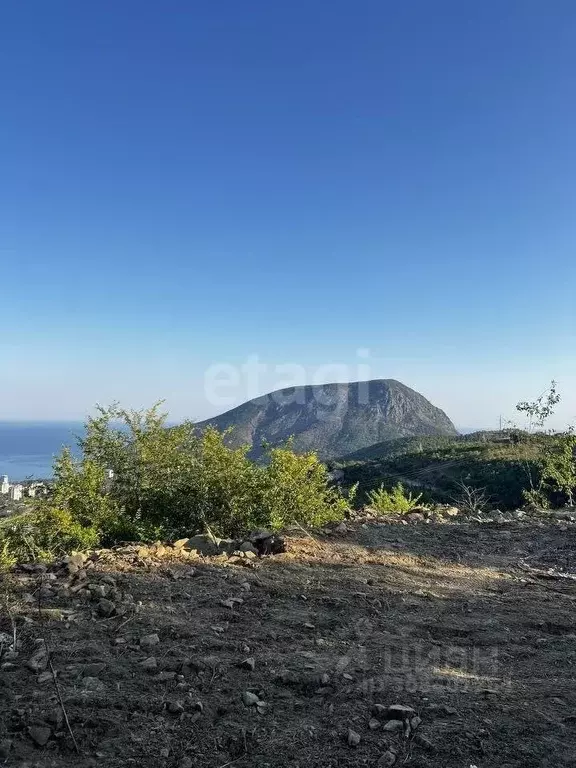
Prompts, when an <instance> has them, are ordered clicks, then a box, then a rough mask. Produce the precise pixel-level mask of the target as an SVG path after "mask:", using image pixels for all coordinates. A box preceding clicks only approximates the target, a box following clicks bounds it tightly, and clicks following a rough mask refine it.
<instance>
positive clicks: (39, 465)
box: [0, 419, 84, 482]
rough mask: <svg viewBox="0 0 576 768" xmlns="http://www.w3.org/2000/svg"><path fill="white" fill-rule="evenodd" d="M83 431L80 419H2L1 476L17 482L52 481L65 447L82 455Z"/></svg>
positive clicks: (0, 442)
mask: <svg viewBox="0 0 576 768" xmlns="http://www.w3.org/2000/svg"><path fill="white" fill-rule="evenodd" d="M83 429H84V422H82V421H80V420H77V421H74V420H51V419H45V420H42V419H29V420H26V419H0V474H1V475H8V478H9V480H10V481H14V482H16V481H18V482H21V481H23V480H48V479H50V478H51V477H53V474H54V472H53V465H54V459H55V458H56V456H57V455H58V454H59V453H60V452H61V450H62V448H64V447H65V446H68V447H70V448H71V449H72V451H73V453H76V454H78V453H79V452H78V449H77V445H76V437H77V436H79V435H81V434H82V432H83Z"/></svg>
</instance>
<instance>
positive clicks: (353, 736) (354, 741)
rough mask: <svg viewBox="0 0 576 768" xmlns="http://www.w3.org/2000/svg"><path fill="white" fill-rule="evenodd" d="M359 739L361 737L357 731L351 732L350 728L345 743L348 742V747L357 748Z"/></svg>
mask: <svg viewBox="0 0 576 768" xmlns="http://www.w3.org/2000/svg"><path fill="white" fill-rule="evenodd" d="M361 739H362V737H361V736H360V734H359V733H358V732H357V731H354V730H352V728H349V729H348V734H347V736H346V741H347V742H348V746H349V747H357V746H358V744H360V741H361Z"/></svg>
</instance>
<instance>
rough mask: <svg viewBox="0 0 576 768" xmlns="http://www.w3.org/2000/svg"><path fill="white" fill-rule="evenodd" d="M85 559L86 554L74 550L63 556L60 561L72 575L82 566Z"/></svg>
mask: <svg viewBox="0 0 576 768" xmlns="http://www.w3.org/2000/svg"><path fill="white" fill-rule="evenodd" d="M86 559H87V558H86V555H85V554H84V553H83V552H74V553H73V554H71V555H68V556H67V557H65V558H64V560H63V561H62V563H63V565H65V566H66V568H67V570H68V573H69V574H70V575H71V576H73V575H74V574H76V573H78V571H79V570H80V569H81V568H82V566H83V565H84V563H85V562H86Z"/></svg>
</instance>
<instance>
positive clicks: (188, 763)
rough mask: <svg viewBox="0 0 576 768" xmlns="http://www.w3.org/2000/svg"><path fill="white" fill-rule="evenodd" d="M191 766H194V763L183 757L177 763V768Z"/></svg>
mask: <svg viewBox="0 0 576 768" xmlns="http://www.w3.org/2000/svg"><path fill="white" fill-rule="evenodd" d="M193 765H194V763H193V762H192V760H191V759H190V758H189V757H183V758H182V759H181V760H180V761H179V762H178V768H192V767H193Z"/></svg>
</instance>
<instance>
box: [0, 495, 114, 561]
mask: <svg viewBox="0 0 576 768" xmlns="http://www.w3.org/2000/svg"><path fill="white" fill-rule="evenodd" d="M99 540H100V534H99V532H98V531H97V530H96V529H95V528H93V527H88V526H83V525H81V524H80V523H79V522H78V521H77V520H74V517H73V515H72V513H71V512H69V511H68V510H64V509H57V508H55V507H51V506H42V507H40V508H39V509H38V510H36V511H33V512H25V513H23V514H21V515H17V516H16V517H14V518H11V519H9V520H7V521H5V522H4V523H3V525H2V527H1V528H0V559H1V560H2V561H4V562H5V563H7V564H9V563H12V564H13V563H14V562H16V561H20V562H29V561H34V560H50V559H53V558H55V557H58V556H59V555H64V554H66V553H67V552H70V551H72V550H82V549H89V548H91V547H95V546H97V545H98V543H99Z"/></svg>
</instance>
